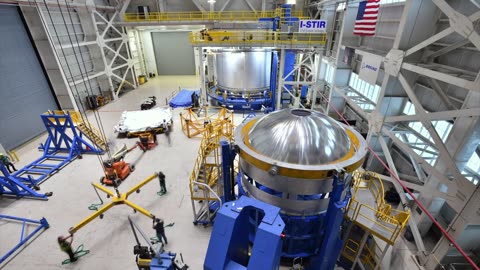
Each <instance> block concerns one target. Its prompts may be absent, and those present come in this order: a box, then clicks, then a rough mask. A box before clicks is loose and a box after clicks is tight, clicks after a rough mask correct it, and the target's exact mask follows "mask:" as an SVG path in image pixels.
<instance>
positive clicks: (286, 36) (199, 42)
mask: <svg viewBox="0 0 480 270" xmlns="http://www.w3.org/2000/svg"><path fill="white" fill-rule="evenodd" d="M326 41H327V35H326V34H324V33H286V32H276V31H267V30H264V31H203V32H202V31H197V32H191V33H190V43H191V44H192V46H197V47H275V48H284V49H312V48H315V49H323V48H324V47H325V43H326Z"/></svg>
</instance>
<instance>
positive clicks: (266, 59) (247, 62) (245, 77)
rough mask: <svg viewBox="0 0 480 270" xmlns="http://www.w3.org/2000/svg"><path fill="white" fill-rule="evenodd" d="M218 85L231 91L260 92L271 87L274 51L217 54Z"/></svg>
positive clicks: (224, 52)
mask: <svg viewBox="0 0 480 270" xmlns="http://www.w3.org/2000/svg"><path fill="white" fill-rule="evenodd" d="M215 62H216V74H217V87H218V88H219V89H221V90H225V91H230V92H234V93H235V92H247V93H250V92H259V91H262V92H263V91H265V90H267V89H268V88H269V87H270V69H271V65H272V53H271V52H269V51H264V50H262V51H223V52H221V53H218V54H216V59H215Z"/></svg>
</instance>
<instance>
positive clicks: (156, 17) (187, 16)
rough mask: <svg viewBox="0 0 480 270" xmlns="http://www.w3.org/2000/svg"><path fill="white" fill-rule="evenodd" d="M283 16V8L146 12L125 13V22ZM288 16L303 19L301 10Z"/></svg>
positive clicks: (253, 19) (255, 18)
mask: <svg viewBox="0 0 480 270" xmlns="http://www.w3.org/2000/svg"><path fill="white" fill-rule="evenodd" d="M275 17H279V18H280V19H284V18H285V12H284V10H268V11H258V12H255V11H205V12H202V11H188V12H148V13H125V15H124V17H123V18H124V20H125V22H162V21H257V20H259V19H264V18H275ZM290 17H295V18H300V19H304V18H307V17H305V16H303V14H302V12H301V11H290Z"/></svg>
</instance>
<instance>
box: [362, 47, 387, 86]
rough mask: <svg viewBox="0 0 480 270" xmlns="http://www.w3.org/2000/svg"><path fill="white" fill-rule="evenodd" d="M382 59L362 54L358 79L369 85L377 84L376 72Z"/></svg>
mask: <svg viewBox="0 0 480 270" xmlns="http://www.w3.org/2000/svg"><path fill="white" fill-rule="evenodd" d="M381 63H382V57H381V56H378V55H374V54H363V59H362V65H361V66H360V72H359V74H358V75H359V76H360V79H362V80H364V81H366V82H367V83H369V84H371V85H375V84H376V83H377V77H378V71H379V70H380V64H381Z"/></svg>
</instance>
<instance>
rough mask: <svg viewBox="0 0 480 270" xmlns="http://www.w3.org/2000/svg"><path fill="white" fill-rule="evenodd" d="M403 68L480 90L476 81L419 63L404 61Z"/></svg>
mask: <svg viewBox="0 0 480 270" xmlns="http://www.w3.org/2000/svg"><path fill="white" fill-rule="evenodd" d="M402 68H404V69H406V70H409V71H412V72H415V73H418V74H420V75H423V76H427V77H430V78H433V79H436V80H439V81H442V82H446V83H449V84H453V85H455V86H458V87H461V88H465V89H468V90H471V91H476V92H480V88H478V87H477V85H476V84H475V82H473V81H469V80H465V79H462V78H459V77H455V76H452V75H449V74H445V73H443V72H438V71H434V70H431V69H428V68H423V67H419V66H417V65H414V64H410V63H403V64H402Z"/></svg>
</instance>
